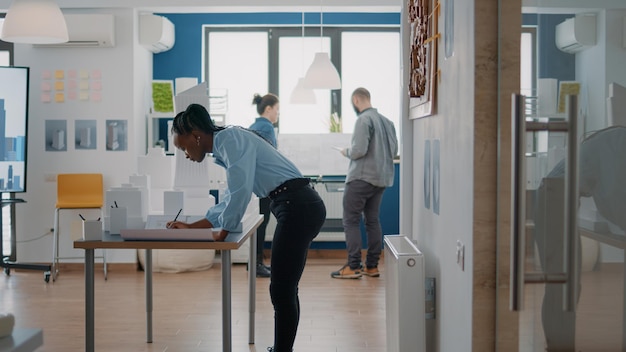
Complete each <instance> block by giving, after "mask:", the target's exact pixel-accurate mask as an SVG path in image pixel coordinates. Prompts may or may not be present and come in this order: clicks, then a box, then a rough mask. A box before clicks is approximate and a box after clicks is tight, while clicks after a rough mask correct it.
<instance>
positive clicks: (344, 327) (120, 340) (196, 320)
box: [0, 259, 386, 352]
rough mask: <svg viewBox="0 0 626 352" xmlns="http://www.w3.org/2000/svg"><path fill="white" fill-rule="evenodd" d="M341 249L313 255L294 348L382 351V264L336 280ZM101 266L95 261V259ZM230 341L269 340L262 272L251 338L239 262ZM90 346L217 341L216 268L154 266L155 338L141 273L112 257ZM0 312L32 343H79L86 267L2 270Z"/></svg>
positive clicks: (240, 346) (199, 347) (261, 343)
mask: <svg viewBox="0 0 626 352" xmlns="http://www.w3.org/2000/svg"><path fill="white" fill-rule="evenodd" d="M344 261H345V259H310V260H309V261H308V263H307V267H306V269H305V271H304V276H303V278H302V281H301V283H300V303H301V319H300V326H299V331H298V336H297V339H296V344H295V346H294V350H295V351H297V352H308V351H311V352H312V351H315V352H330V351H333V352H384V351H385V350H386V348H385V295H384V293H385V284H384V280H385V272H384V265H381V266H380V269H381V272H382V275H381V277H380V278H370V277H363V278H361V279H358V280H337V279H332V278H331V277H330V272H331V271H334V270H337V269H338V268H339V267H340V266H341V264H342V263H343V262H344ZM97 268H98V267H97ZM232 276H233V277H232V282H233V299H232V306H233V310H232V320H233V351H266V349H267V347H268V346H271V345H272V343H273V331H274V328H273V321H274V319H273V309H272V305H271V302H270V298H269V280H268V279H263V278H259V279H258V280H257V292H256V294H257V309H256V341H255V342H256V343H255V344H253V345H249V344H248V286H247V271H246V266H245V265H244V264H235V265H234V266H233V271H232ZM95 287H96V297H95V298H96V304H95V313H96V322H95V327H96V350H97V351H99V352H105V351H111V352H113V351H115V352H120V351H124V352H126V351H167V352H189V351H205V352H208V351H211V352H217V351H221V350H222V337H221V334H222V328H221V270H220V264H219V263H217V264H215V265H214V266H213V267H212V268H211V269H210V270H207V271H202V272H193V273H179V274H163V273H155V274H154V281H153V287H154V291H153V292H154V309H153V319H154V334H153V337H154V341H153V343H151V344H149V343H146V342H145V341H146V320H145V316H146V315H145V311H146V308H145V291H144V273H143V272H142V271H136V270H133V268H130V267H128V266H117V267H116V266H110V267H109V274H108V280H107V281H105V280H104V278H103V274H102V271H101V270H98V271H97V274H96V280H95ZM0 293H1V294H0V313H2V312H4V313H12V314H14V315H15V317H16V327H40V328H43V331H44V345H43V347H42V348H40V349H39V350H38V352H61V351H63V352H69V351H84V341H85V328H84V321H85V315H84V276H83V272H82V270H81V268H80V267H77V266H76V265H74V266H73V267H70V268H65V269H64V270H62V271H61V273H60V275H59V277H58V278H57V280H56V281H55V282H50V283H46V282H45V281H44V279H43V274H42V272H38V271H25V270H20V271H15V270H12V271H11V275H10V276H6V275H4V274H2V277H1V278H0Z"/></svg>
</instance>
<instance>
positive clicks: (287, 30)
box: [205, 27, 401, 134]
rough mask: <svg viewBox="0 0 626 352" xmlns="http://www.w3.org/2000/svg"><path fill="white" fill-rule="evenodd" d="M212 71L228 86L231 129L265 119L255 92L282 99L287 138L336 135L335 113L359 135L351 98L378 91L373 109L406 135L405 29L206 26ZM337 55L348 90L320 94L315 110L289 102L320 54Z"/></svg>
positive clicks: (213, 84)
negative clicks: (402, 43)
mask: <svg viewBox="0 0 626 352" xmlns="http://www.w3.org/2000/svg"><path fill="white" fill-rule="evenodd" d="M205 33H206V36H205V37H206V38H208V39H207V45H206V48H207V54H206V55H205V57H206V58H207V62H206V67H207V69H206V70H205V72H206V74H207V77H206V78H205V80H206V81H207V82H209V87H210V88H211V89H213V88H226V89H228V113H227V116H226V124H230V125H241V126H245V127H247V126H249V125H250V124H251V123H252V122H253V120H254V118H255V117H256V116H257V115H258V114H257V113H256V110H255V106H253V105H252V97H253V95H254V93H259V94H261V95H263V94H265V93H267V92H272V93H276V94H278V96H279V98H280V110H281V111H280V118H279V122H278V130H279V133H282V134H284V133H293V134H295V133H330V122H329V120H330V115H331V113H332V112H333V111H336V112H337V113H338V114H339V116H341V117H342V120H343V132H344V133H352V131H353V129H354V123H355V121H356V114H355V112H354V110H353V108H352V104H351V99H350V96H351V94H352V91H354V89H355V88H357V87H365V88H367V89H368V90H369V91H370V92H371V94H372V105H373V106H374V107H375V108H377V109H378V110H379V111H380V113H381V114H383V115H385V116H387V117H388V118H389V119H391V120H392V121H393V122H394V123H395V125H396V130H397V131H399V121H400V102H401V98H400V96H401V87H400V33H399V29H398V28H383V27H381V28H348V27H345V28H343V27H331V28H327V27H324V28H323V35H324V36H323V38H322V37H320V29H319V28H306V33H305V35H304V36H303V33H302V28H300V27H278V28H244V29H240V28H223V27H220V28H213V27H207V28H206V32H205ZM319 51H325V52H328V53H330V56H331V60H332V61H333V63H334V64H335V67H337V69H338V71H339V74H340V76H341V77H342V89H341V90H333V91H330V90H315V94H316V98H317V103H316V104H315V105H292V104H289V96H290V95H291V92H292V90H293V88H294V87H295V85H296V83H297V82H298V78H300V77H303V76H304V75H305V73H306V70H307V69H308V67H309V65H310V64H311V62H312V61H313V56H314V55H315V53H316V52H319Z"/></svg>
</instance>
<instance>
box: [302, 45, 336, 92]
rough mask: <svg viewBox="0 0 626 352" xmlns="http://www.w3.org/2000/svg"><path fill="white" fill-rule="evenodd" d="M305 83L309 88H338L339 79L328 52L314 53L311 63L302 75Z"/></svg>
mask: <svg viewBox="0 0 626 352" xmlns="http://www.w3.org/2000/svg"><path fill="white" fill-rule="evenodd" d="M304 79H305V81H306V85H307V86H308V87H309V88H311V89H340V88H341V79H340V78H339V72H337V69H336V68H335V65H333V63H332V62H330V57H329V56H328V53H324V52H320V53H315V58H314V59H313V63H312V64H311V66H310V67H309V69H308V70H307V71H306V76H305V77H304Z"/></svg>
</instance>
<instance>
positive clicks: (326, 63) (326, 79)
mask: <svg viewBox="0 0 626 352" xmlns="http://www.w3.org/2000/svg"><path fill="white" fill-rule="evenodd" d="M320 3H321V1H320ZM323 40H324V12H323V11H322V5H321V4H320V47H321V48H320V52H317V53H315V57H314V59H313V63H312V64H311V66H309V69H308V70H307V72H306V76H305V80H306V84H307V86H309V87H310V88H312V89H340V88H341V78H339V72H337V68H335V65H333V63H332V62H331V61H330V56H329V55H328V53H327V52H324V51H321V50H323V43H324V41H323Z"/></svg>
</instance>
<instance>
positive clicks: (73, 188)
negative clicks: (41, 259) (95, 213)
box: [52, 174, 107, 281]
mask: <svg viewBox="0 0 626 352" xmlns="http://www.w3.org/2000/svg"><path fill="white" fill-rule="evenodd" d="M103 200H104V186H103V182H102V174H58V175H57V203H56V210H55V213H54V239H53V242H54V243H53V245H54V249H53V250H54V253H53V260H52V280H53V281H54V280H56V277H57V275H58V273H59V259H75V258H82V257H59V214H60V212H61V210H63V209H100V218H101V219H104V216H103V212H102V206H103V204H104V201H103ZM96 258H102V263H103V265H104V279H105V280H106V278H107V262H106V251H105V250H104V249H103V250H102V256H98V257H96Z"/></svg>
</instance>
